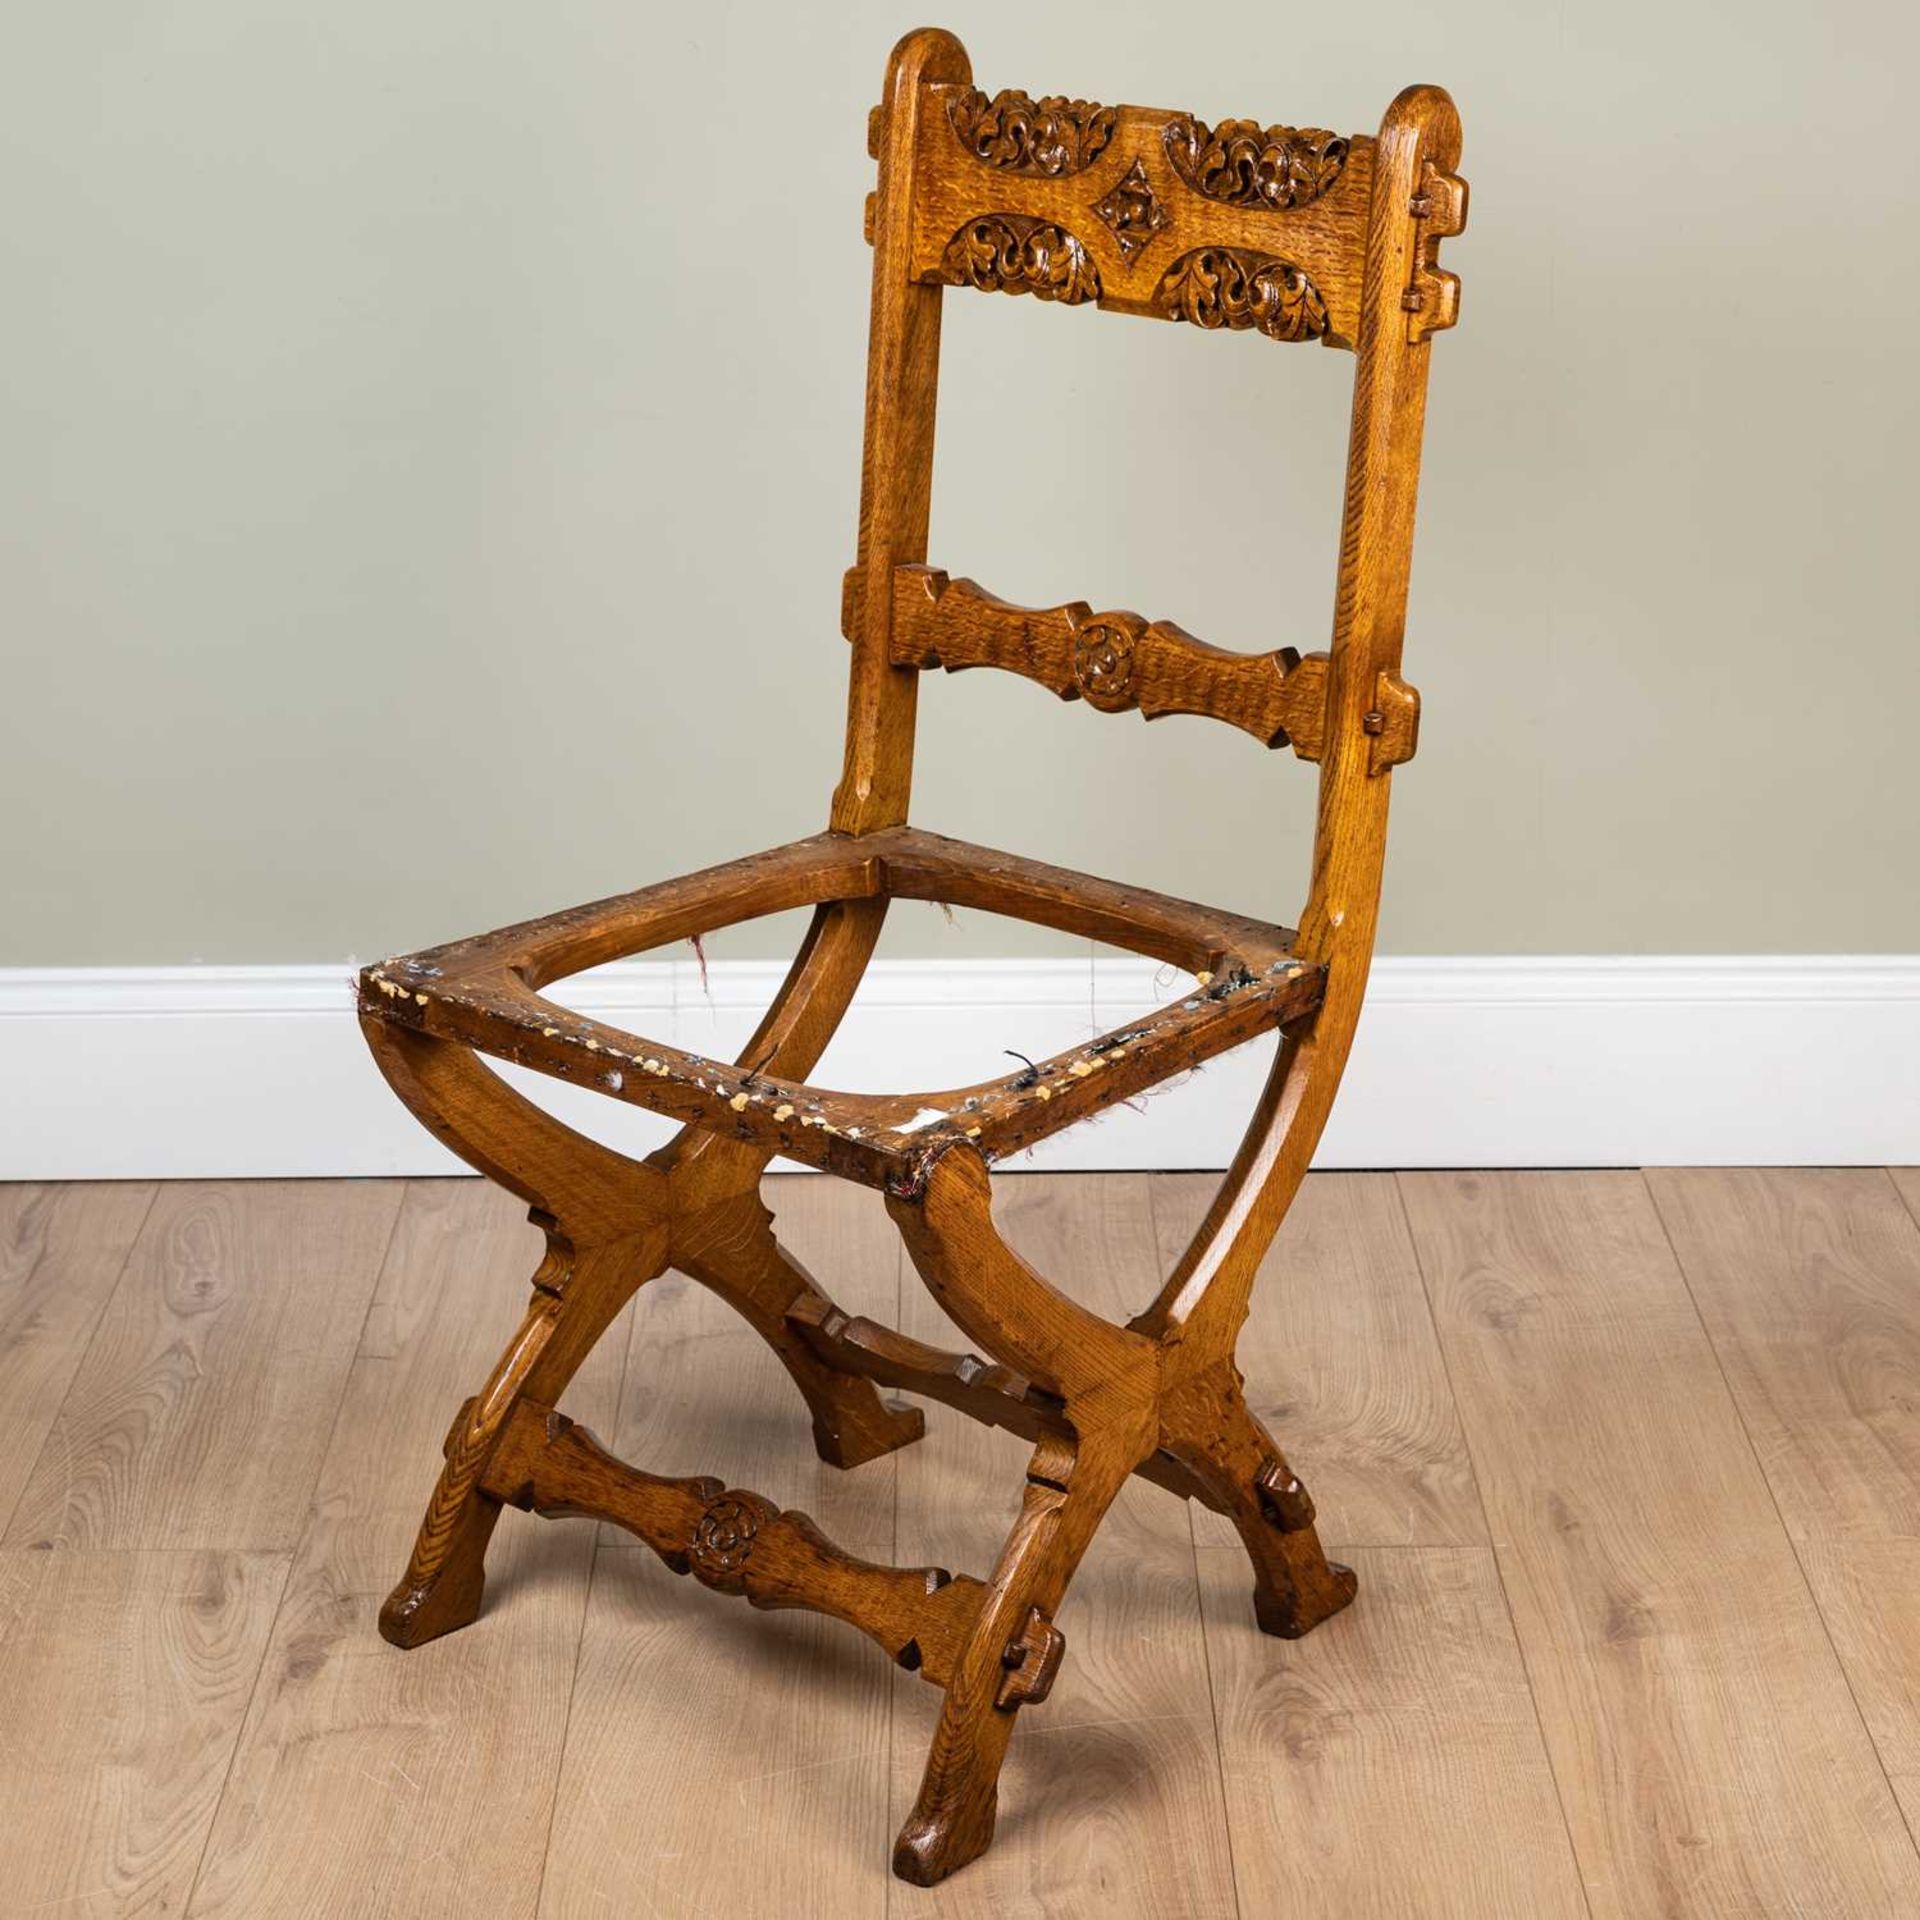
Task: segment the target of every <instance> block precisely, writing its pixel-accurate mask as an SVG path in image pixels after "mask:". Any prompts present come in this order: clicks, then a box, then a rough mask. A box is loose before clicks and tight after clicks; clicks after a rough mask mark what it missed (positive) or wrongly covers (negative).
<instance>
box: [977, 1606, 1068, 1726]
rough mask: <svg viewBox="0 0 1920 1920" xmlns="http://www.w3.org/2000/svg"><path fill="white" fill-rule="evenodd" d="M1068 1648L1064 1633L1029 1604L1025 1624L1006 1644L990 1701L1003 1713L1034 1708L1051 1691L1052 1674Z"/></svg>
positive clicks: (1058, 1668) (1054, 1673)
mask: <svg viewBox="0 0 1920 1920" xmlns="http://www.w3.org/2000/svg"><path fill="white" fill-rule="evenodd" d="M1066 1651H1067V1636H1066V1635H1065V1634H1064V1633H1062V1632H1061V1631H1060V1629H1059V1628H1058V1627H1056V1626H1055V1625H1054V1624H1053V1622H1052V1621H1051V1620H1049V1619H1048V1618H1047V1616H1046V1614H1045V1613H1044V1612H1042V1611H1041V1609H1040V1608H1038V1607H1029V1608H1028V1609H1027V1617H1026V1621H1025V1623H1024V1624H1023V1625H1022V1626H1021V1628H1020V1631H1019V1632H1018V1633H1016V1634H1015V1635H1014V1636H1013V1638H1012V1639H1011V1640H1009V1641H1008V1642H1007V1644H1006V1649H1005V1651H1004V1652H1003V1653H1002V1654H1001V1655H1000V1664H1001V1666H1002V1667H1004V1668H1005V1669H1006V1671H1005V1672H1004V1673H1003V1674H1002V1675H1001V1677H1000V1690H999V1692H998V1693H996V1694H995V1695H994V1699H993V1704H994V1705H995V1706H996V1707H998V1708H999V1709H1000V1711H1001V1712H1002V1713H1011V1712H1013V1711H1014V1709H1015V1708H1017V1707H1037V1706H1038V1705H1039V1704H1040V1703H1041V1701H1043V1700H1044V1699H1045V1698H1046V1697H1047V1695H1048V1694H1050V1693H1051V1692H1052V1691H1053V1682H1054V1676H1055V1675H1056V1674H1058V1673H1059V1671H1060V1662H1061V1659H1062V1658H1063V1657H1064V1655H1065V1654H1066Z"/></svg>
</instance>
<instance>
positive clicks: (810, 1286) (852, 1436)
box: [671, 1184, 927, 1467]
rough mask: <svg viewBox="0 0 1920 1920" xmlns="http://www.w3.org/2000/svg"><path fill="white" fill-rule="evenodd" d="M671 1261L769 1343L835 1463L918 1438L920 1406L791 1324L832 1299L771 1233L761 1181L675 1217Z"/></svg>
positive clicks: (816, 1439) (824, 1452)
mask: <svg viewBox="0 0 1920 1920" xmlns="http://www.w3.org/2000/svg"><path fill="white" fill-rule="evenodd" d="M671 1264H672V1265H673V1266H675V1267H677V1268H678V1269H679V1270H680V1271H681V1272H682V1273H685V1274H689V1275H691V1276H692V1277H693V1278H694V1279H695V1280H698V1281H699V1282H700V1284H701V1285H702V1286H704V1287H707V1288H710V1289H711V1290H712V1291H713V1292H715V1293H717V1294H718V1295H719V1296H720V1297H721V1299H723V1300H725V1301H726V1302H727V1304H728V1305H729V1306H730V1307H732V1308H733V1309H734V1311H735V1312H736V1313H738V1314H739V1315H740V1317H741V1318H742V1319H743V1320H745V1321H746V1322H747V1323H748V1324H749V1325H750V1326H751V1327H752V1328H753V1330H754V1331H755V1332H756V1333H758V1334H759V1335H760V1337H761V1338H762V1339H763V1340H765V1341H766V1343H767V1345H768V1346H770V1347H771V1348H772V1349H773V1350H774V1352H775V1353H777V1354H778V1355H779V1356H780V1360H781V1363H782V1364H783V1365H784V1366H785V1367H786V1369H787V1372H788V1373H789V1374H790V1375H792V1377H793V1383H794V1385H795V1386H796V1387H798V1388H799V1389H800V1392H801V1395H802V1397H803V1398H804V1399H805V1400H806V1403H807V1407H808V1410H809V1411H810V1412H811V1413H812V1415H813V1444H814V1448H815V1451H817V1452H818V1454H819V1455H820V1458H821V1459H822V1460H824V1461H826V1462H827V1464H828V1465H829V1466H834V1467H858V1466H862V1465H864V1464H865V1463H866V1462H867V1461H869V1460H877V1459H878V1458H879V1457H880V1456H881V1455H882V1454H887V1453H892V1452H893V1451H894V1449H895V1448H896V1447H904V1446H907V1445H909V1444H910V1443H911V1442H913V1441H915V1440H918V1439H919V1438H920V1437H921V1435H922V1434H924V1433H925V1432H926V1430H927V1417H926V1415H925V1414H924V1413H922V1412H921V1411H920V1409H919V1408H918V1407H910V1406H907V1405H905V1404H904V1403H902V1402H888V1401H884V1400H882V1399H881V1398H880V1394H879V1391H878V1389H877V1388H876V1387H875V1386H874V1384H873V1382H872V1381H871V1380H868V1379H866V1378H864V1377H862V1376H861V1375H859V1374H853V1373H843V1372H841V1371H840V1370H839V1369H838V1368H835V1367H831V1366H829V1365H828V1364H827V1363H826V1362H825V1361H824V1360H822V1359H821V1358H820V1356H819V1355H818V1354H817V1353H816V1352H815V1351H814V1350H813V1348H811V1347H810V1346H808V1345H807V1343H806V1342H805V1341H804V1340H802V1339H801V1338H800V1336H799V1335H798V1334H797V1333H795V1332H794V1330H793V1328H792V1327H791V1326H789V1325H788V1322H787V1315H788V1314H789V1313H790V1312H792V1310H793V1309H794V1308H795V1307H796V1306H798V1305H800V1304H801V1303H802V1302H812V1303H818V1305H819V1306H820V1307H821V1308H823V1309H824V1308H828V1307H830V1305H831V1303H830V1302H829V1301H828V1300H827V1298H826V1296H825V1295H824V1294H823V1293H822V1292H821V1291H820V1289H819V1288H818V1287H817V1286H816V1285H815V1284H814V1282H813V1277H812V1275H810V1274H809V1273H808V1272H807V1270H806V1268H804V1267H803V1266H802V1265H801V1264H800V1263H799V1261H797V1260H796V1259H794V1257H793V1256H792V1255H791V1254H790V1253H788V1251H787V1250H786V1248H784V1247H783V1246H781V1244H780V1242H779V1241H778V1240H777V1239H776V1238H775V1237H774V1231H773V1215H772V1213H771V1212H770V1211H769V1210H768V1208H767V1206H766V1204H765V1202H763V1201H762V1200H761V1198H760V1192H759V1188H758V1185H757V1184H756V1185H755V1186H753V1187H751V1188H748V1189H747V1190H745V1191H744V1192H739V1193H736V1194H734V1195H733V1196H731V1197H730V1198H728V1199H726V1200H721V1201H716V1202H714V1203H712V1204H711V1205H708V1206H705V1207H702V1208H700V1209H699V1210H698V1211H697V1212H695V1213H692V1214H679V1215H677V1216H676V1219H675V1222H674V1235H673V1250H672V1255H671Z"/></svg>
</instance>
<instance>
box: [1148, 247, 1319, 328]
mask: <svg viewBox="0 0 1920 1920" xmlns="http://www.w3.org/2000/svg"><path fill="white" fill-rule="evenodd" d="M1153 304H1154V307H1155V309H1156V311H1158V312H1159V313H1160V314H1161V315H1162V316H1163V317H1165V318H1166V319H1168V320H1190V321H1191V322H1192V323H1193V324H1194V325H1195V326H1196V327H1205V328H1208V329H1209V330H1212V329H1215V328H1219V327H1226V328H1229V329H1231V330H1232V331H1234V332H1236V333H1237V332H1241V331H1243V330H1245V329H1247V328H1253V329H1255V330H1256V331H1258V332H1260V333H1264V334H1265V335H1266V336H1267V338H1268V339H1269V340H1312V339H1316V338H1318V337H1319V336H1320V335H1321V334H1323V333H1325V332H1326V330H1327V303H1326V302H1325V301H1324V300H1323V299H1322V298H1321V297H1320V290H1319V288H1318V287H1316V286H1315V285H1314V284H1313V282H1312V281H1311V280H1309V279H1308V278H1307V276H1306V274H1305V273H1303V272H1302V271H1301V270H1300V268H1298V267H1296V266H1295V265H1294V264H1293V262H1292V261H1290V260H1276V259H1272V258H1270V257H1269V256H1267V255H1265V254H1261V253H1256V252H1253V251H1251V250H1250V249H1248V248H1245V247H1196V248H1194V249H1193V250H1192V251H1191V252H1189V253H1183V254H1181V256H1180V257H1179V258H1178V259H1177V260H1176V261H1174V263H1173V265H1172V266H1170V267H1169V268H1168V269H1167V271H1166V273H1165V274H1164V275H1163V276H1162V277H1161V281H1160V285H1159V286H1158V288H1156V289H1155V292H1154V296H1153Z"/></svg>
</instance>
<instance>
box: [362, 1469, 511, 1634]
mask: <svg viewBox="0 0 1920 1920" xmlns="http://www.w3.org/2000/svg"><path fill="white" fill-rule="evenodd" d="M499 1517H500V1503H499V1502H498V1501H497V1500H489V1499H487V1498H486V1497H485V1496H484V1495H476V1496H474V1498H473V1505H472V1509H471V1511H470V1512H469V1513H468V1514H467V1515H465V1516H464V1517H463V1520H462V1523H461V1525H460V1526H459V1528H458V1530H457V1532H456V1533H455V1535H454V1537H453V1538H452V1539H451V1540H450V1541H449V1542H448V1544H447V1547H446V1550H445V1557H444V1558H443V1559H441V1560H440V1562H439V1564H438V1565H437V1566H436V1567H435V1568H434V1569H433V1571H432V1572H430V1573H427V1574H426V1575H425V1576H424V1577H422V1576H421V1574H420V1573H419V1572H418V1570H417V1569H416V1568H415V1567H413V1566H409V1567H408V1569H407V1572H406V1575H405V1576H404V1577H403V1578H402V1579H401V1582H400V1584H399V1585H398V1586H397V1587H395V1588H394V1590H393V1591H392V1592H391V1593H390V1594H388V1595H387V1598H386V1602H385V1604H384V1605H383V1606H382V1607H381V1609H380V1637H381V1639H383V1640H385V1641H388V1642H389V1643H390V1644H391V1645H393V1646H396V1647H399V1648H401V1649H403V1650H406V1649H411V1648H413V1647H423V1646H425V1645H426V1644H427V1642H428V1641H429V1640H438V1639H439V1638H440V1636H441V1635H442V1634H445V1633H456V1632H458V1631H459V1629H460V1628H462V1627H470V1626H472V1624H473V1623H474V1621H475V1620H477V1619H478V1618H479V1617H480V1601H481V1596H482V1594H483V1593H484V1591H485V1589H486V1584H487V1568H486V1561H487V1542H488V1540H489V1539H490V1538H491V1537H492V1534H493V1525H494V1522H495V1521H496V1520H498V1519H499Z"/></svg>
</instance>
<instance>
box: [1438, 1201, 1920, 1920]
mask: <svg viewBox="0 0 1920 1920" xmlns="http://www.w3.org/2000/svg"><path fill="white" fill-rule="evenodd" d="M1401 1186H1402V1190H1403V1192H1404V1193H1405V1195H1406V1199H1407V1203H1408V1209H1409V1215H1410V1218H1411V1221H1412V1225H1413V1229H1414V1240H1415V1245H1416V1248H1417V1250H1418V1252H1419V1255H1420V1258H1421V1261H1422V1264H1423V1267H1424V1270H1425V1274H1426V1278H1427V1281H1428V1285H1429V1288H1430V1291H1431V1297H1432V1301H1433V1306H1434V1314H1435V1320H1436V1323H1437V1325H1438V1328H1439V1332H1440V1338H1441V1344H1442V1349H1443V1351H1444V1353H1445V1355H1446V1358H1447V1363H1448V1369H1449V1375H1450V1378H1451V1379H1452V1382H1453V1386H1454V1390H1455V1393H1456V1396H1457V1399H1458V1403H1459V1406H1460V1411H1461V1415H1462V1418H1463V1421H1464V1423H1465V1427H1466V1431H1467V1437H1468V1440H1469V1443H1470V1444H1471V1446H1472V1448H1473V1455H1474V1464H1475V1468H1476V1472H1477V1474H1478V1477H1479V1481H1480V1485H1481V1489H1482V1492H1483V1494H1484V1495H1485V1498H1486V1503H1487V1510H1488V1515H1489V1518H1490V1520H1491V1524H1492V1531H1493V1538H1494V1544H1495V1548H1496V1551H1497V1552H1498V1555H1499V1560H1500V1567H1501V1572H1502V1575H1503V1578H1504V1581H1505V1585H1506V1589H1507V1593H1508V1597H1509V1599H1510V1601H1511V1603H1512V1607H1513V1614H1514V1620H1515V1625H1516V1628H1517V1631H1518V1634H1519V1639H1520V1645H1521V1650H1522V1653H1523V1655H1524V1657H1525V1660H1526V1663H1527V1671H1528V1676H1529V1679H1530V1681H1531V1683H1532V1686H1533V1690H1534V1694H1535V1698H1536V1701H1537V1704H1538V1706H1539V1709H1540V1714H1541V1721H1542V1725H1543V1728H1544V1730H1545V1734H1546V1738H1547V1742H1548V1748H1549V1751H1550V1753H1551V1755H1552V1759H1553V1765H1554V1772H1555V1777H1556V1781H1557V1784H1558V1786H1559V1790H1560V1795H1561V1800H1562V1804H1563V1806H1564V1808H1565V1810H1566V1814H1567V1818H1568V1823H1569V1826H1570V1828H1571V1831H1572V1834H1573V1839H1574V1845H1575V1850H1576V1853H1577V1855H1578V1858H1579V1861H1580V1866H1581V1869H1582V1873H1583V1875H1584V1878H1585V1883H1586V1890H1587V1894H1588V1899H1589V1902H1590V1904H1591V1907H1592V1910H1593V1912H1594V1913H1595V1914H1596V1915H1604V1916H1612V1915H1619V1916H1631V1917H1632V1920H1638V1917H1639V1916H1643V1915H1647V1914H1669V1913H1687V1914H1716V1915H1717V1914H1788V1913H1793V1914H1822V1915H1824V1914H1842V1913H1844V1914H1848V1915H1863V1916H1864V1915H1888V1916H1891V1915H1895V1914H1899V1915H1911V1914H1913V1913H1915V1912H1920V1858H1916V1855H1915V1852H1914V1848H1913V1844H1912V1841H1911V1839H1910V1838H1909V1835H1908V1833H1907V1830H1906V1828H1905V1825H1904V1823H1903V1821H1902V1819H1901V1816H1900V1812H1899V1809H1898V1807H1897V1804H1896V1803H1895V1801H1894V1798H1893V1796H1892V1794H1891V1792H1890V1790H1889V1789H1888V1786H1887V1782H1886V1779H1885V1777H1884V1775H1883V1774H1882V1771H1881V1768H1880V1765H1879V1762H1878V1759H1877V1758H1876V1755H1875V1752H1874V1748H1873V1745H1872V1742H1871V1741H1870V1739H1869V1738H1868V1735H1867V1731H1866V1728H1865V1726H1864V1725H1863V1723H1862V1721H1861V1718H1860V1715H1859V1712H1858V1710H1857V1708H1856V1707H1855V1704H1854V1701H1853V1698H1852V1695H1851V1693H1850V1692H1849V1690H1848V1687H1847V1684H1846V1680H1845V1678H1844V1676H1843V1674H1842V1673H1841V1670H1840V1668H1839V1665H1838V1663H1837V1661H1836V1660H1835V1657H1834V1654H1833V1650H1832V1648H1831V1646H1830V1645H1829V1643H1828V1640H1827V1636H1826V1632H1825V1629H1824V1626H1823V1624H1822V1622H1821V1618H1820V1615H1819V1614H1818V1612H1817V1610H1816V1609H1815V1607H1814V1604H1813V1601H1812V1598H1811V1596H1810V1594H1809V1592H1808V1590H1807V1586H1806V1582H1805V1580H1804V1578H1803V1576H1802V1573H1801V1570H1800V1566H1799V1564H1798V1561H1797V1560H1796V1558H1795V1555H1794V1552H1793V1547H1792V1544H1791V1542H1790V1541H1789V1540H1788V1538H1787V1536H1786V1533H1785V1531H1784V1529H1783V1528H1782V1526H1781V1523H1780V1518H1779V1515H1778V1514H1777V1512H1776V1511H1775V1508H1774V1503H1773V1499H1772V1496H1771V1494H1770V1493H1769V1491H1768V1487H1767V1484H1766V1481H1765V1479H1764V1478H1763V1476H1762V1474H1761V1472H1760V1468H1759V1465H1758V1462H1757V1461H1756V1459H1755V1456H1754V1452H1753V1448H1752V1446H1751V1444H1750V1442H1749V1440H1748V1437H1747V1433H1746V1431H1745V1429H1744V1427H1743V1426H1742V1424H1741V1421H1740V1417H1739V1414H1738V1413H1737V1411H1736V1410H1735V1407H1734V1405H1733V1401H1732V1399H1731V1397H1730V1395H1729V1393H1728V1390H1727V1386H1726V1382H1725V1379H1724V1378H1723V1376H1722V1373H1721V1369H1720V1365H1719V1361H1718V1359H1717V1358H1716V1356H1715V1353H1714V1350H1713V1348H1712V1347H1711V1345H1710V1344H1709V1342H1708V1340H1707V1336H1706V1333H1705V1331H1704V1329H1703V1328H1702V1326H1701V1323H1700V1319H1699V1316H1698V1315H1697V1313H1696V1312H1695V1309H1694V1304H1693V1301H1692V1299H1691V1297H1690V1296H1689V1294H1688V1292H1687V1289H1686V1287H1685V1284H1684V1283H1683V1281H1682V1279H1681V1276H1680V1273H1679V1270H1678V1267H1677V1266H1676V1264H1675V1261H1674V1256H1673V1252H1672V1250H1671V1248H1670V1247H1669V1245H1668V1243H1667V1238H1666V1235H1665V1233H1664V1231H1663V1229H1662V1227H1661V1223H1660V1220H1659V1217H1658V1215H1657V1214H1656V1212H1655V1210H1654V1207H1653V1203H1652V1200H1651V1198H1650V1196H1649V1194H1648V1192H1647V1188H1646V1185H1645V1183H1644V1181H1643V1180H1642V1179H1641V1178H1640V1176H1639V1175H1638V1174H1631V1173H1600V1174H1572V1175H1567V1174H1556V1175H1538V1174H1495V1175H1477V1174H1475V1175H1466V1174H1461V1175H1443V1174H1422V1175H1408V1176H1402V1179H1401Z"/></svg>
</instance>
